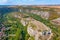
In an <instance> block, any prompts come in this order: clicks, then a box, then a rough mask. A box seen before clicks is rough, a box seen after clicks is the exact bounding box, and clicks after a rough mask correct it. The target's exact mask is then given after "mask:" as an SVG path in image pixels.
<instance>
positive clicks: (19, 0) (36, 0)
mask: <svg viewBox="0 0 60 40" xmlns="http://www.w3.org/2000/svg"><path fill="white" fill-rule="evenodd" d="M52 4H54V5H55V4H60V0H0V5H52Z"/></svg>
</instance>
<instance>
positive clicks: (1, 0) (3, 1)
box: [0, 0, 8, 3]
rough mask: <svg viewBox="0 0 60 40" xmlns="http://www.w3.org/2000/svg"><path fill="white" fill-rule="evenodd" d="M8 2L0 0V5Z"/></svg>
mask: <svg viewBox="0 0 60 40" xmlns="http://www.w3.org/2000/svg"><path fill="white" fill-rule="evenodd" d="M7 1H8V0H0V3H6V2H7Z"/></svg>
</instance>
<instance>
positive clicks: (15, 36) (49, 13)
mask: <svg viewBox="0 0 60 40" xmlns="http://www.w3.org/2000/svg"><path fill="white" fill-rule="evenodd" d="M55 7H56V6H43V7H42V6H10V7H2V8H0V30H1V31H0V40H60V8H59V6H58V7H56V8H55ZM46 8H47V9H46ZM58 24H59V25H58Z"/></svg>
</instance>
